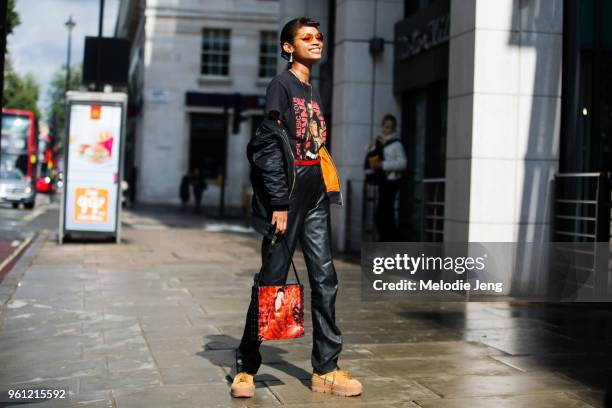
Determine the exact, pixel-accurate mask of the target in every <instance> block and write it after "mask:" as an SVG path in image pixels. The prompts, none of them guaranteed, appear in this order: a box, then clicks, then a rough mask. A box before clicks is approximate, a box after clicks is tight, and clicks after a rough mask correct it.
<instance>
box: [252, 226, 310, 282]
mask: <svg viewBox="0 0 612 408" xmlns="http://www.w3.org/2000/svg"><path fill="white" fill-rule="evenodd" d="M276 237H277V235H276V234H274V236H273V237H272V240H271V241H270V246H268V252H267V253H266V259H265V260H264V264H263V265H261V269H260V270H259V273H258V274H257V277H256V278H255V284H256V285H259V278H260V277H261V273H262V272H263V270H264V268H265V267H266V266H267V265H268V262H269V260H270V252H271V251H272V247H273V246H274V245H275V243H276V239H277V238H276ZM281 241H282V242H283V244H284V245H285V250H286V251H287V255H289V259H290V260H291V266H292V267H293V273H294V274H295V280H296V281H297V283H298V285H301V284H302V283H301V282H300V277H299V276H298V273H297V269H295V264H294V263H293V257H292V256H291V252H290V251H289V246H288V245H287V241H286V240H285V239H283V238H282V237H281Z"/></svg>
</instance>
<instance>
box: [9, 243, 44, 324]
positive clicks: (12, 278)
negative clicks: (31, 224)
mask: <svg viewBox="0 0 612 408" xmlns="http://www.w3.org/2000/svg"><path fill="white" fill-rule="evenodd" d="M46 240H47V234H46V233H38V234H35V235H34V236H33V237H32V238H31V239H30V241H29V242H28V244H29V245H27V247H26V245H23V247H25V248H26V249H25V251H24V250H23V247H22V248H21V249H20V250H19V251H15V252H13V255H11V257H12V258H11V261H13V260H14V259H15V258H17V261H16V262H15V264H14V265H13V267H12V268H11V270H10V271H8V273H7V274H6V276H5V277H4V279H3V280H2V282H0V327H2V325H3V324H4V311H5V309H6V305H7V304H8V302H9V301H10V300H11V298H12V297H13V294H14V293H15V290H16V289H17V287H18V286H19V282H20V281H21V278H22V277H23V275H24V274H25V272H26V270H27V268H28V267H29V266H30V264H31V263H32V261H33V260H34V257H35V256H36V255H37V254H38V251H40V249H41V248H42V246H43V244H44V243H45V241H46ZM8 264H10V262H6V264H5V265H4V266H6V265H8Z"/></svg>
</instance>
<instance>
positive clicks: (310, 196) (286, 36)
mask: <svg viewBox="0 0 612 408" xmlns="http://www.w3.org/2000/svg"><path fill="white" fill-rule="evenodd" d="M318 26H319V23H318V22H316V21H314V20H311V19H309V18H304V17H302V18H297V19H294V20H291V21H289V22H288V23H287V24H286V25H285V26H284V27H283V30H282V32H281V35H280V45H281V50H282V51H281V52H282V56H283V58H285V59H287V60H288V61H289V64H288V65H287V69H285V70H283V72H281V73H280V74H279V75H277V76H276V77H275V78H274V79H272V81H271V82H270V84H269V85H268V89H267V92H266V108H265V111H266V114H267V119H268V124H267V125H266V120H264V124H263V125H262V126H268V128H269V129H272V130H271V132H272V133H273V132H274V126H279V124H280V125H281V126H283V127H284V131H286V133H287V134H288V136H289V141H290V145H291V146H290V148H291V160H292V161H293V163H294V164H295V178H293V180H291V182H290V181H288V180H287V178H286V177H285V170H283V169H282V166H283V162H284V159H286V157H284V156H283V152H282V151H281V150H282V147H281V146H280V145H279V143H276V142H275V141H269V140H268V141H267V142H262V141H261V140H260V141H258V142H255V141H253V140H252V141H251V143H250V144H249V151H248V153H249V158H250V160H251V164H252V165H253V168H254V173H255V177H253V176H252V182H253V190H254V193H255V194H254V197H255V198H257V197H259V196H262V197H264V198H263V199H262V200H261V202H260V203H259V204H260V207H261V208H263V209H262V210H261V211H256V209H257V207H258V204H257V202H254V214H255V213H256V212H259V213H261V214H264V215H265V218H267V219H266V221H268V222H270V224H272V225H273V226H275V228H276V231H275V232H276V233H278V234H280V235H279V239H278V241H277V242H276V243H274V242H273V241H272V240H271V238H270V237H264V239H263V242H262V262H265V265H266V267H265V268H263V269H262V271H261V272H260V276H259V283H260V285H284V284H285V281H286V279H287V273H288V270H289V265H290V263H291V256H292V254H293V251H294V250H295V247H296V244H297V242H298V241H299V242H300V246H301V248H302V251H303V254H304V258H305V260H306V266H307V268H308V276H309V281H310V287H311V304H312V325H313V349H312V358H311V361H312V366H313V374H312V390H313V391H316V392H327V393H332V394H336V395H343V396H354V395H359V394H361V391H362V386H361V383H359V381H357V380H355V379H353V378H351V375H350V373H348V372H347V371H345V370H340V368H339V367H338V356H339V355H340V351H341V349H342V334H341V333H340V329H339V328H338V326H336V317H335V303H336V293H337V290H338V280H337V277H336V270H335V268H334V263H333V260H332V254H331V227H330V212H329V206H330V199H333V198H334V195H332V194H330V188H329V186H327V185H326V181H324V177H325V176H326V175H324V174H323V171H322V168H321V156H323V154H324V150H321V152H319V149H320V148H321V146H322V145H324V143H325V139H326V134H327V127H326V124H325V120H324V118H323V111H322V109H321V99H320V96H319V94H318V92H317V91H316V90H314V89H313V86H312V84H311V83H310V73H311V69H312V66H313V64H314V63H315V62H317V61H319V60H320V59H321V55H322V52H323V35H322V34H321V33H320V32H319V30H318ZM270 122H271V124H270ZM258 132H260V130H258ZM260 139H263V138H260ZM319 153H321V154H319ZM292 177H293V176H292ZM338 193H339V191H338ZM338 196H339V195H338ZM282 241H285V242H284V243H283V242H282ZM285 244H286V245H285ZM266 256H267V257H268V258H266ZM254 307H256V305H255V304H254V301H253V299H252V300H251V305H250V308H254ZM251 324H252V322H251V321H250V320H249V319H248V314H247V322H246V325H245V330H244V335H243V337H242V341H241V343H240V346H239V348H238V355H237V367H236V371H237V374H236V376H235V377H234V381H233V383H232V387H231V393H232V396H234V397H252V396H253V394H254V390H255V387H254V383H253V376H254V375H255V374H256V373H257V371H258V369H259V367H260V365H261V354H260V352H259V347H260V345H261V341H258V340H257V339H254V338H252V337H251V335H250V333H252V332H253V328H252V327H250V325H251Z"/></svg>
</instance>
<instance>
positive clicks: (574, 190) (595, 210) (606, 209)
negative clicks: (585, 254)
mask: <svg viewBox="0 0 612 408" xmlns="http://www.w3.org/2000/svg"><path fill="white" fill-rule="evenodd" d="M610 186H611V183H610V174H609V173H607V172H601V173H558V174H556V175H555V189H554V191H555V197H554V209H553V229H552V240H553V241H555V242H608V241H610V202H611V198H610V193H611V191H610Z"/></svg>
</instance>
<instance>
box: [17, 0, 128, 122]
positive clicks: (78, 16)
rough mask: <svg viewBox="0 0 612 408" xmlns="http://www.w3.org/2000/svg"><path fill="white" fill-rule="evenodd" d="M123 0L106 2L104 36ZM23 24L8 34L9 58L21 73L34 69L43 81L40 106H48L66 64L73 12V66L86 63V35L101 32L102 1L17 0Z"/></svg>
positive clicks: (106, 0) (113, 29)
mask: <svg viewBox="0 0 612 408" xmlns="http://www.w3.org/2000/svg"><path fill="white" fill-rule="evenodd" d="M119 2H120V0H105V2H104V36H107V37H108V36H112V35H113V34H114V31H115V22H116V19H117V11H118V8H119ZM16 5H17V13H19V18H20V19H21V24H20V25H19V26H17V27H16V28H15V29H14V30H13V33H12V34H11V35H9V36H8V39H7V43H8V50H9V54H8V55H9V58H10V59H11V61H12V63H13V67H14V68H15V70H16V71H17V72H18V73H19V74H20V75H24V74H25V73H27V72H30V73H32V74H33V75H34V77H35V78H36V79H37V80H38V83H39V84H40V97H39V107H40V108H41V109H43V111H44V110H45V109H46V106H47V104H48V100H49V98H48V93H49V85H50V83H51V79H52V77H53V73H55V72H56V71H58V70H59V69H60V68H61V66H62V65H63V64H65V63H66V52H67V47H68V29H67V28H66V26H65V25H64V23H65V22H66V21H67V20H68V17H70V16H71V15H72V19H73V20H74V21H75V22H76V26H75V27H74V29H73V30H72V63H71V65H72V66H75V65H78V66H79V67H80V66H81V64H82V63H83V48H84V45H85V36H87V35H94V36H95V35H98V18H99V17H98V13H99V7H100V2H99V0H17V1H16Z"/></svg>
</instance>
